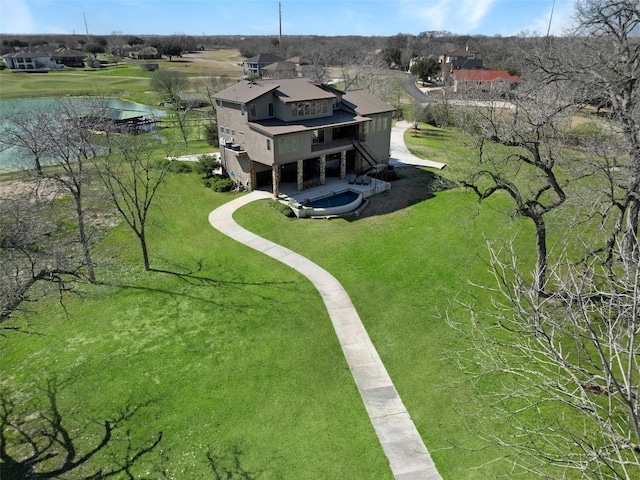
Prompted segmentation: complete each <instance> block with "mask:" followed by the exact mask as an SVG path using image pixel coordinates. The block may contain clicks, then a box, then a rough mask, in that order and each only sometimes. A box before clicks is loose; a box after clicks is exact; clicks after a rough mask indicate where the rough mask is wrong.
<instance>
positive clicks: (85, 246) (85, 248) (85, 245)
mask: <svg viewBox="0 0 640 480" xmlns="http://www.w3.org/2000/svg"><path fill="white" fill-rule="evenodd" d="M74 198H75V201H76V213H77V215H78V233H79V235H80V245H81V246H82V254H83V255H84V261H85V263H86V266H87V272H88V274H89V281H90V282H91V283H96V273H95V271H94V268H93V261H92V260H91V252H90V251H89V238H88V237H87V233H86V230H85V226H84V210H83V208H82V198H81V197H80V191H79V190H78V191H77V192H75V193H74Z"/></svg>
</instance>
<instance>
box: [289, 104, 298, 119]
mask: <svg viewBox="0 0 640 480" xmlns="http://www.w3.org/2000/svg"><path fill="white" fill-rule="evenodd" d="M291 116H292V117H297V116H298V107H297V106H296V105H292V106H291Z"/></svg>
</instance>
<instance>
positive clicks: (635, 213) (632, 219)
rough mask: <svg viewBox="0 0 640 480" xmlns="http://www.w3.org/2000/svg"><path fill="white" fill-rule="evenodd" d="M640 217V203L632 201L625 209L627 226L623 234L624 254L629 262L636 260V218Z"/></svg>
mask: <svg viewBox="0 0 640 480" xmlns="http://www.w3.org/2000/svg"><path fill="white" fill-rule="evenodd" d="M639 216H640V201H638V200H637V199H635V198H634V199H632V200H631V202H629V207H628V209H627V225H626V228H625V232H624V250H623V252H624V254H625V255H628V258H629V259H630V260H635V259H637V258H638V217H639Z"/></svg>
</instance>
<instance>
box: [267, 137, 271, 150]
mask: <svg viewBox="0 0 640 480" xmlns="http://www.w3.org/2000/svg"><path fill="white" fill-rule="evenodd" d="M267 150H271V139H269V138H267Z"/></svg>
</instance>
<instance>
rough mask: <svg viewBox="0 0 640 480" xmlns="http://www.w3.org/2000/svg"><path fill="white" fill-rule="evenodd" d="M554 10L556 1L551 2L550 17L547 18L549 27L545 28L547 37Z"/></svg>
mask: <svg viewBox="0 0 640 480" xmlns="http://www.w3.org/2000/svg"><path fill="white" fill-rule="evenodd" d="M555 9H556V0H553V5H551V15H550V16H549V26H548V27H547V37H548V36H549V33H551V21H552V20H553V11H554V10H555Z"/></svg>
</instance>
